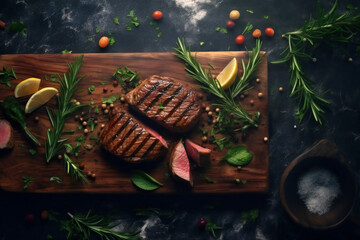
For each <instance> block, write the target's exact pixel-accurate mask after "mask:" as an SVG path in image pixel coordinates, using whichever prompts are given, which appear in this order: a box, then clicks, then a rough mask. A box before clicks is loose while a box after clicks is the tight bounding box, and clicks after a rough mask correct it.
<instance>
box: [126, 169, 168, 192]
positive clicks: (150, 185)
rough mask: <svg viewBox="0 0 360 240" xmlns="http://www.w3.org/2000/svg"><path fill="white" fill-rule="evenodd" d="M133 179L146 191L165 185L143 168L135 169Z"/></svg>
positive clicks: (135, 183)
mask: <svg viewBox="0 0 360 240" xmlns="http://www.w3.org/2000/svg"><path fill="white" fill-rule="evenodd" d="M131 181H132V182H133V184H134V185H135V186H137V187H138V188H140V189H142V190H145V191H153V190H156V189H158V188H159V187H162V186H163V184H162V183H160V182H159V181H157V180H156V179H155V178H153V177H151V176H150V175H149V174H147V173H146V172H144V171H142V170H136V171H134V172H133V173H132V175H131Z"/></svg>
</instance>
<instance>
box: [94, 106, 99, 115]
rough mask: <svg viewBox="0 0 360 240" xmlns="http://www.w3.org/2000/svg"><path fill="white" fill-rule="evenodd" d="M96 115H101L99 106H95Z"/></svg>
mask: <svg viewBox="0 0 360 240" xmlns="http://www.w3.org/2000/svg"><path fill="white" fill-rule="evenodd" d="M94 113H95V114H99V107H98V106H95V109H94Z"/></svg>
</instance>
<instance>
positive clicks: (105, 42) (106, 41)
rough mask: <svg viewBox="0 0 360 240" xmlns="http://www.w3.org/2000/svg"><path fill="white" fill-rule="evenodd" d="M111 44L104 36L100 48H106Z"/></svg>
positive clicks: (100, 41)
mask: <svg viewBox="0 0 360 240" xmlns="http://www.w3.org/2000/svg"><path fill="white" fill-rule="evenodd" d="M109 42H110V40H109V38H108V37H106V36H103V37H101V38H100V40H99V47H101V48H106V47H107V45H109Z"/></svg>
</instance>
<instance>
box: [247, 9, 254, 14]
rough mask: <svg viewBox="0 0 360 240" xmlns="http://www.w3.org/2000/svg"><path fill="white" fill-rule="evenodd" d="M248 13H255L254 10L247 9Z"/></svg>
mask: <svg viewBox="0 0 360 240" xmlns="http://www.w3.org/2000/svg"><path fill="white" fill-rule="evenodd" d="M246 11H247V12H248V13H251V14H253V13H254V11H253V10H250V9H246Z"/></svg>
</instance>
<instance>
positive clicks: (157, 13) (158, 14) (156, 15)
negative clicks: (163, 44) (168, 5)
mask: <svg viewBox="0 0 360 240" xmlns="http://www.w3.org/2000/svg"><path fill="white" fill-rule="evenodd" d="M162 15H163V14H162V12H161V11H159V10H156V11H155V12H153V15H152V16H153V18H154V19H155V20H160V19H161V18H162Z"/></svg>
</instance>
